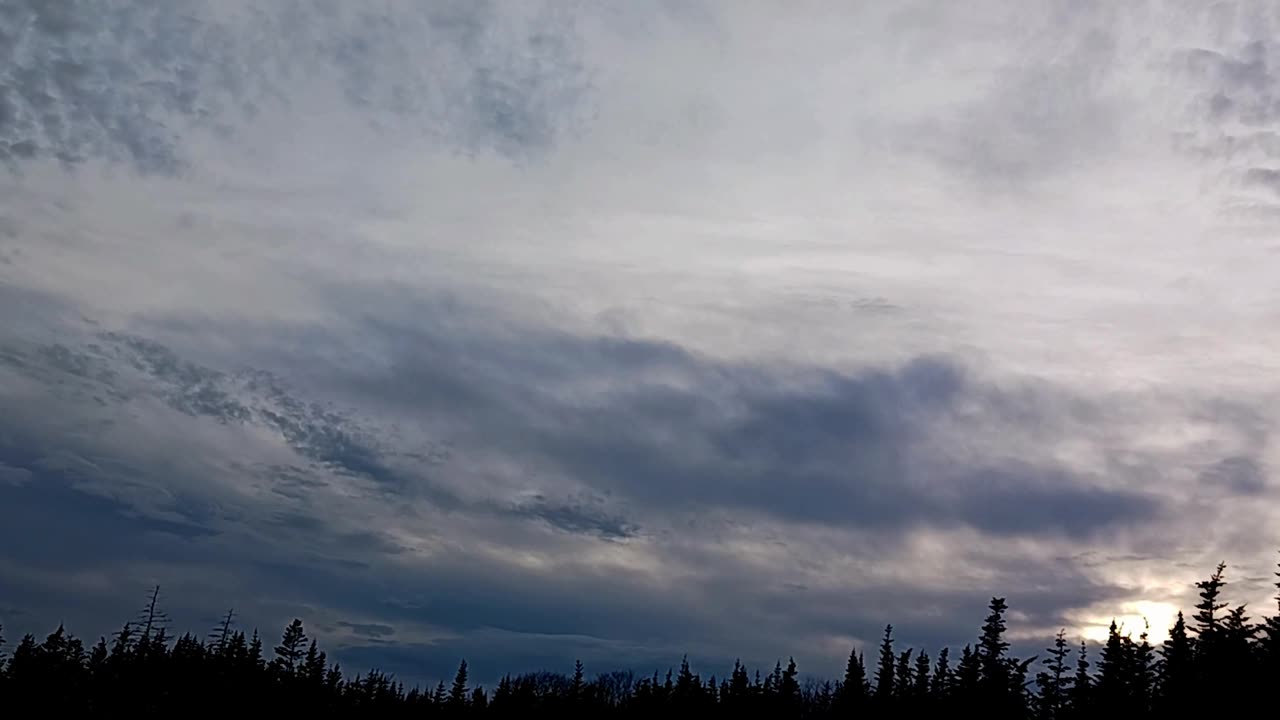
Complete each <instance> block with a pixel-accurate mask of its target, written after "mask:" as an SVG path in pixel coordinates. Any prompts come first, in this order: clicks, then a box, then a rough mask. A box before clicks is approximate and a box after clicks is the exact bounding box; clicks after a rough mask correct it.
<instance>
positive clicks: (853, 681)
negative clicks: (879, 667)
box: [735, 648, 867, 714]
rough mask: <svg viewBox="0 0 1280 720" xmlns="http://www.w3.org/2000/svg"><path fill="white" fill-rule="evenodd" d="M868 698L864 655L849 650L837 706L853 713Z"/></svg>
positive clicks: (862, 705) (848, 712) (844, 711)
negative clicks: (863, 661)
mask: <svg viewBox="0 0 1280 720" xmlns="http://www.w3.org/2000/svg"><path fill="white" fill-rule="evenodd" d="M735 671H736V667H735ZM744 678H745V675H744ZM866 700H867V669H866V666H865V665H863V663H862V655H861V654H860V653H858V651H857V649H856V648H855V649H853V650H850V651H849V662H848V663H846V664H845V667H844V680H843V681H842V682H841V683H840V690H839V692H838V693H837V695H836V707H837V708H838V709H840V710H841V711H842V712H843V713H845V714H851V713H853V712H856V711H857V710H860V709H861V708H862V707H864V706H865V705H866Z"/></svg>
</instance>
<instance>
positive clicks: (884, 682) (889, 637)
mask: <svg viewBox="0 0 1280 720" xmlns="http://www.w3.org/2000/svg"><path fill="white" fill-rule="evenodd" d="M893 671H894V655H893V626H892V625H885V626H884V638H883V639H882V640H881V641H880V664H879V665H878V666H877V667H876V700H878V701H879V702H880V703H882V704H883V703H887V702H888V701H889V699H890V698H892V697H893V690H894V682H893V675H894V673H893Z"/></svg>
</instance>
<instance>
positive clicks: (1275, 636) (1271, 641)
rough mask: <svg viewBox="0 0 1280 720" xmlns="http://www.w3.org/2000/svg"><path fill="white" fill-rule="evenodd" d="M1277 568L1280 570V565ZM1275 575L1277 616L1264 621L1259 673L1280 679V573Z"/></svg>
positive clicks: (1259, 648) (1259, 649)
mask: <svg viewBox="0 0 1280 720" xmlns="http://www.w3.org/2000/svg"><path fill="white" fill-rule="evenodd" d="M1277 567H1278V568H1280V563H1278V564H1277ZM1274 575H1275V577H1276V582H1275V588H1276V596H1275V601H1276V614H1275V615H1272V616H1270V617H1268V618H1266V619H1264V620H1263V621H1262V628H1261V630H1260V633H1261V636H1262V637H1261V638H1260V639H1259V642H1258V654H1259V656H1260V658H1261V661H1262V662H1261V666H1260V667H1259V672H1260V673H1261V674H1263V675H1264V676H1270V677H1280V572H1276V573H1274Z"/></svg>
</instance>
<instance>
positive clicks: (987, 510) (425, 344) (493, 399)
mask: <svg viewBox="0 0 1280 720" xmlns="http://www.w3.org/2000/svg"><path fill="white" fill-rule="evenodd" d="M446 312H447V311H446ZM423 317H424V318H427V317H429V315H423ZM423 322H428V323H429V322H431V321H430V320H424V321H423ZM440 322H441V326H442V327H453V326H454V324H455V323H456V322H457V318H453V319H442V320H441V321H440ZM480 325H481V326H483V321H480ZM374 333H376V334H374ZM446 338H448V339H446ZM315 342H316V344H317V345H323V344H324V340H323V339H319V338H317V340H316V341H315ZM362 342H364V343H368V344H369V345H370V346H372V347H382V348H386V349H388V350H389V352H390V353H391V354H390V356H389V357H390V360H389V361H388V362H387V367H389V368H391V370H390V371H389V372H388V373H386V374H382V375H377V376H374V375H368V374H364V373H362V372H361V371H360V370H359V368H354V367H353V368H351V369H349V370H348V369H342V370H339V371H337V372H338V373H339V374H336V375H333V376H328V377H326V378H325V379H324V380H323V384H324V385H326V386H329V387H340V388H343V389H344V391H346V392H349V393H352V395H350V397H358V398H359V400H358V402H359V403H360V404H362V405H364V404H369V405H371V406H391V407H397V406H400V405H401V404H402V403H405V402H413V401H414V399H419V398H421V399H430V400H431V401H438V400H439V399H440V398H444V397H452V398H455V399H458V398H466V399H467V402H465V403H462V404H460V405H458V406H450V407H449V409H448V410H447V411H446V412H447V413H448V414H449V416H450V418H451V419H452V421H453V422H456V423H458V424H459V426H460V427H461V428H463V429H464V431H465V432H466V433H467V434H469V436H470V438H471V441H472V442H478V443H480V444H481V446H482V447H486V448H489V449H491V450H494V451H498V452H503V453H511V454H513V455H514V456H516V457H519V458H521V462H522V463H525V464H526V465H527V466H528V467H530V468H531V469H532V468H537V469H538V470H539V471H543V472H548V473H551V474H553V475H560V476H563V477H567V478H571V479H573V480H575V481H577V482H579V483H581V484H582V485H583V486H585V487H588V488H591V489H593V490H594V491H596V492H601V493H606V494H607V495H609V496H610V497H613V498H619V499H625V500H629V501H632V502H635V503H639V504H640V505H642V506H647V507H650V508H661V507H681V508H684V507H687V508H691V509H697V508H707V509H710V508H740V509H743V510H748V511H753V512H759V513H762V514H765V515H769V516H773V517H776V518H779V519H784V520H787V521H799V522H814V523H820V524H828V525H833V526H846V527H879V528H884V529H888V530H894V529H897V530H901V529H906V528H910V527H914V526H917V525H943V526H945V525H950V524H959V525H968V526H972V527H975V528H978V529H982V530H985V531H989V532H993V533H997V534H1015V535H1016V534H1031V535H1035V534H1042V533H1050V534H1064V535H1068V536H1073V537H1082V536H1087V535H1089V534H1091V533H1093V532H1095V531H1099V530H1103V529H1105V528H1107V527H1111V526H1114V525H1117V524H1126V523H1133V522H1141V521H1144V520H1149V519H1153V518H1154V517H1156V515H1157V514H1158V512H1159V506H1160V501H1159V499H1158V498H1156V497H1154V496H1150V495H1144V494H1140V493H1135V492H1129V491H1119V490H1113V489H1105V488H1102V487H1098V486H1097V485H1096V484H1095V482H1094V481H1093V480H1092V479H1091V478H1089V477H1085V476H1078V475H1076V474H1074V473H1073V472H1072V471H1071V470H1070V469H1068V468H1065V467H1059V466H1055V465H1053V464H1036V463H1035V462H1032V461H1017V462H1015V461H1009V460H996V459H990V460H987V461H983V464H981V465H980V466H978V467H957V466H950V467H948V460H947V458H945V457H937V456H934V455H933V453H934V452H936V449H935V448H934V447H933V446H932V445H931V442H930V440H931V433H932V432H933V431H934V430H935V426H936V425H938V424H941V423H945V422H948V421H951V420H953V419H954V418H956V417H957V416H958V413H959V412H960V407H961V406H962V405H964V404H966V403H971V402H978V403H981V404H983V405H984V406H986V407H993V408H994V407H999V408H1000V410H999V411H998V412H1001V413H1003V412H1007V413H1009V415H998V416H995V417H988V418H986V419H985V422H987V423H988V424H989V425H990V427H987V428H983V427H975V428H973V431H974V432H999V430H1000V428H1001V426H1004V425H1009V424H1018V423H1023V422H1030V423H1035V422H1036V421H1037V418H1036V417H1035V415H1036V413H1037V412H1041V411H1040V410H1038V409H1037V403H1038V401H1039V399H1037V398H1035V397H1019V396H1017V395H1003V394H1002V393H1000V392H998V391H996V390H994V389H993V388H988V387H985V386H984V385H983V383H982V382H981V381H980V380H977V379H975V378H972V377H970V376H969V375H968V374H967V373H966V372H965V370H964V369H963V368H962V367H961V366H959V365H958V364H957V363H955V362H953V361H951V360H948V359H947V358H944V357H926V358H920V359H917V360H914V361H911V362H909V363H906V364H905V365H903V366H902V367H899V368H886V369H878V370H868V371H866V372H862V373H854V374H842V373H834V372H830V371H824V370H818V369H812V368H803V367H791V368H787V367H778V368H770V367H764V366H751V365H735V364H726V363H717V362H713V361H711V360H709V359H707V358H700V357H697V356H695V355H693V354H691V353H689V352H687V351H684V350H682V349H680V348H678V347H675V346H672V345H670V344H669V343H663V342H648V341H643V340H635V339H619V338H608V337H601V338H592V337H574V336H568V335H564V334H560V333H547V334H539V333H533V332H517V333H516V334H514V335H512V336H510V337H508V338H506V339H505V340H504V339H500V338H486V337H484V336H483V335H479V334H477V335H475V336H472V337H470V338H466V339H459V338H458V337H457V335H456V334H455V333H453V332H452V331H445V330H441V331H435V330H432V329H424V325H422V324H418V325H415V326H398V327H397V326H394V325H389V324H386V323H385V321H384V324H382V325H378V326H374V327H373V328H369V327H366V328H365V331H364V335H363V337H362ZM598 377H610V382H609V385H608V387H607V388H605V389H603V390H602V391H601V392H599V393H595V394H593V397H592V399H591V400H590V401H589V402H582V401H578V400H572V401H570V400H568V399H567V398H565V397H560V396H557V394H556V393H555V392H554V391H552V390H540V388H543V389H547V388H554V387H556V386H557V385H560V384H564V383H569V385H568V387H572V379H575V378H576V379H578V380H580V381H583V382H587V381H589V379H591V378H598ZM569 392H571V390H570V391H569ZM416 409H417V410H418V411H419V412H428V413H429V412H433V411H437V412H439V411H444V410H443V408H439V409H437V408H436V406H433V404H432V403H431V402H424V403H423V404H422V405H420V406H416ZM925 472H927V473H928V476H927V477H926V476H925ZM574 524H580V523H578V522H577V521H575V523H574Z"/></svg>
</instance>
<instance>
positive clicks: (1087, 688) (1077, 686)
mask: <svg viewBox="0 0 1280 720" xmlns="http://www.w3.org/2000/svg"><path fill="white" fill-rule="evenodd" d="M1069 709H1070V713H1069V716H1070V717H1072V718H1086V717H1090V715H1091V713H1092V711H1093V676H1092V675H1090V674H1089V648H1088V646H1086V645H1085V643H1084V640H1081V641H1080V650H1079V652H1077V653H1076V674H1075V677H1073V678H1072V679H1071V691H1070V703H1069Z"/></svg>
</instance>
